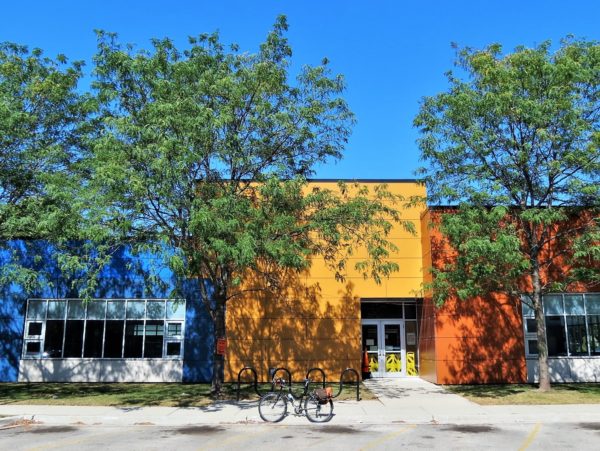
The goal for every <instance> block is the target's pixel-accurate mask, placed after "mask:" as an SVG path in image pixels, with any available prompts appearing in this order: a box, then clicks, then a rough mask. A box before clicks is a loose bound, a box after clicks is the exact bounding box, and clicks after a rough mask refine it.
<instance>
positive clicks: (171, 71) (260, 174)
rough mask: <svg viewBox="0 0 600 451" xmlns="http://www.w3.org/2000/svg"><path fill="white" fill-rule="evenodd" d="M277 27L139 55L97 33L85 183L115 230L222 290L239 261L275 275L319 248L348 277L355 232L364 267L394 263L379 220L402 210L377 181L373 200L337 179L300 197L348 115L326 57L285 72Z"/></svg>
mask: <svg viewBox="0 0 600 451" xmlns="http://www.w3.org/2000/svg"><path fill="white" fill-rule="evenodd" d="M286 29H287V24H286V21H285V18H279V19H278V20H277V22H276V24H275V26H274V28H273V30H272V31H271V32H270V33H269V35H268V36H267V39H266V41H265V42H264V43H263V44H262V45H261V46H260V50H259V52H258V53H256V54H248V53H238V52H237V50H236V49H235V48H234V49H233V50H232V51H227V50H226V49H225V48H224V46H223V45H222V44H221V43H220V41H219V37H218V35H216V34H212V35H202V36H199V37H198V38H193V39H190V47H189V48H188V49H186V50H184V51H181V50H178V49H177V48H175V46H174V45H173V43H172V42H171V41H169V40H166V39H165V40H154V41H153V49H152V50H151V51H135V50H134V48H133V47H132V46H125V47H124V46H122V45H120V44H119V43H118V42H117V37H116V35H114V34H108V33H104V32H98V38H99V44H98V54H97V55H96V57H95V62H96V69H95V73H96V82H95V83H94V87H95V89H96V90H97V92H98V97H99V99H101V101H102V115H101V119H102V122H103V124H104V130H103V133H102V134H101V135H100V136H98V137H97V139H95V141H94V143H93V152H92V153H91V162H92V166H93V168H94V169H93V180H92V183H91V184H90V188H91V189H92V190H93V191H94V192H95V193H96V195H97V197H96V199H100V200H102V201H103V202H104V205H105V213H106V215H107V217H110V222H111V223H113V224H119V225H123V230H122V234H123V235H124V236H126V237H127V238H128V239H131V241H132V242H133V243H139V242H145V243H146V244H145V246H147V245H148V244H147V243H148V242H154V243H157V246H162V245H163V243H164V244H167V245H168V246H171V247H172V248H174V249H176V250H177V256H176V257H172V258H171V259H170V261H169V262H168V263H169V264H170V266H171V267H172V269H174V270H175V271H176V272H177V273H180V274H182V273H183V275H185V276H187V277H203V278H207V279H209V280H210V281H211V283H212V285H213V287H214V288H215V290H216V293H217V294H218V295H219V296H224V297H225V299H227V298H228V297H230V296H232V295H233V293H232V291H231V289H232V288H234V287H236V286H238V285H239V284H240V283H241V282H242V280H243V277H245V276H246V274H247V270H248V269H252V270H254V271H258V272H260V273H263V274H264V275H265V276H267V277H268V278H269V279H270V280H271V279H272V278H274V277H275V274H276V273H277V269H278V268H291V269H295V270H302V269H305V268H307V266H308V265H309V261H310V260H309V257H310V256H311V255H314V254H321V255H323V256H324V257H325V259H326V260H327V261H329V262H331V264H332V265H337V266H336V267H337V269H339V270H340V271H338V272H339V274H340V277H343V276H342V274H343V272H342V271H341V269H342V268H343V267H344V265H345V263H344V262H345V260H347V258H348V257H347V255H346V254H344V252H342V250H347V249H348V248H349V246H348V243H350V242H351V241H352V240H354V239H360V240H362V242H363V243H364V244H366V245H367V246H368V248H369V250H370V254H371V256H372V257H373V259H372V260H369V261H368V262H361V268H362V269H363V272H364V273H365V275H367V274H369V275H370V276H373V277H375V279H376V280H379V279H378V278H379V277H380V274H383V275H387V274H389V273H390V271H392V270H393V269H394V265H392V264H389V263H387V262H385V257H386V256H387V253H388V251H389V249H390V247H391V244H390V243H388V242H387V241H386V240H385V235H386V233H387V232H388V231H389V227H390V225H389V223H388V220H387V219H383V218H384V216H385V217H386V218H392V220H393V219H394V218H396V219H397V217H396V216H394V215H393V214H392V209H391V208H389V207H387V206H385V205H384V201H385V199H384V198H385V196H386V194H385V193H386V191H385V190H384V189H380V190H378V191H377V192H376V193H374V195H375V200H369V198H368V196H369V195H370V194H369V193H367V192H358V191H357V192H356V193H355V194H356V196H355V197H353V198H351V197H350V196H349V195H348V190H346V188H344V187H342V188H341V190H340V192H339V193H336V192H334V191H332V190H319V191H318V192H312V193H308V194H307V195H305V194H306V193H307V191H308V189H307V182H306V177H307V176H308V175H310V173H311V171H312V168H313V167H314V165H315V164H316V163H318V162H324V161H326V160H327V159H329V158H339V157H340V155H341V150H342V148H343V145H344V143H345V142H346V140H347V137H348V135H349V133H350V126H351V124H352V121H353V118H352V113H351V112H350V111H349V109H348V107H347V105H346V103H345V101H344V100H343V98H342V97H341V93H342V91H343V89H344V84H343V79H342V78H341V77H340V76H331V75H330V73H329V70H328V68H327V66H326V64H325V63H324V64H323V65H320V66H317V67H305V68H304V69H303V70H302V71H301V73H300V74H299V76H298V78H297V80H296V82H295V83H294V84H291V83H290V82H289V81H288V78H289V77H288V66H289V61H288V59H289V58H290V56H291V49H290V47H289V46H288V43H287V40H286V38H285V36H284V33H285V31H286ZM386 215H387V216H386ZM368 228H370V229H371V230H375V231H374V232H373V233H370V232H367V229H368ZM132 237H133V238H132ZM334 261H335V263H334ZM273 282H274V280H273ZM204 294H205V297H206V298H207V299H208V297H209V293H204Z"/></svg>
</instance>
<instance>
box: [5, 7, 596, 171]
mask: <svg viewBox="0 0 600 451" xmlns="http://www.w3.org/2000/svg"><path fill="white" fill-rule="evenodd" d="M278 14H285V15H287V17H288V22H289V25H290V30H289V34H288V38H289V41H290V44H291V46H292V48H293V51H294V55H293V63H294V64H295V65H298V66H299V65H303V64H318V63H319V62H320V61H321V59H322V58H323V57H327V58H328V59H329V60H330V61H331V67H332V69H333V70H334V72H337V73H341V74H343V75H344V76H345V77H346V81H347V84H348V88H347V91H346V99H347V100H348V102H349V104H350V107H351V109H352V110H353V111H354V113H355V114H356V118H357V124H356V126H355V127H354V132H353V134H352V137H351V138H350V141H349V143H348V146H347V148H346V151H345V153H344V158H343V159H342V160H341V161H339V162H337V163H336V162H331V163H329V164H326V165H322V166H320V167H319V168H317V173H316V176H317V177H320V178H413V177H414V171H415V169H416V168H417V167H418V166H419V152H418V148H417V146H416V144H415V140H416V139H417V131H416V130H415V129H414V128H413V127H412V120H413V118H414V116H415V114H416V113H417V111H418V107H419V99H421V98H422V97H423V96H425V95H433V94H436V93H438V92H440V91H443V90H445V89H446V88H447V83H446V79H445V77H444V72H446V71H447V70H449V69H451V68H452V65H453V61H454V55H455V51H454V50H453V49H452V48H451V46H450V43H452V42H455V43H457V44H458V45H459V46H461V47H464V46H470V47H475V48H481V47H484V46H486V45H487V44H490V43H492V42H499V43H501V44H503V46H504V49H505V50H506V51H510V50H512V49H513V48H514V47H515V46H517V45H520V44H522V45H525V46H535V45H537V44H539V43H541V42H543V41H545V40H548V39H550V40H552V41H553V43H558V41H559V40H560V38H562V37H564V36H565V35H567V34H574V35H575V36H577V37H580V38H586V39H593V40H599V39H600V36H599V35H600V27H599V26H598V23H599V18H600V1H598V0H586V1H580V0H570V1H564V0H545V1H544V0H521V1H514V0H504V1H500V0H497V1H492V0H488V1H486V0H480V1H476V0H445V1H443V0H432V1H426V0H421V1H409V0H395V1H394V0H370V1H369V0H362V1H359V0H331V1H327V0H321V1H317V0H296V1H285V0H260V1H252V0H245V1H243V0H235V1H233V0H232V1H227V0H223V1H219V0H212V1H205V0H195V1H189V0H185V1H183V0H181V1H177V0H171V1H166V0H163V1H156V0H145V1H140V0H132V1H127V0H121V1H116V0H103V1H97V0H86V1H82V0H79V1H74V0H53V1H47V0H38V1H26V0H21V1H18V2H17V1H6V2H4V4H3V5H2V9H1V13H0V41H12V42H17V43H19V44H25V45H28V46H30V47H40V48H42V49H44V50H45V51H46V53H47V54H48V55H50V56H55V55H56V54H57V53H64V54H66V55H67V56H68V57H69V58H70V59H82V60H85V61H90V60H91V57H92V55H93V54H94V52H95V45H96V41H95V36H94V33H93V30H94V29H96V28H100V29H104V30H107V31H115V32H117V33H119V35H120V37H121V41H123V42H131V43H135V44H137V45H139V46H142V47H144V46H148V43H149V39H150V38H152V37H170V38H171V39H173V40H174V41H175V42H176V43H177V44H178V45H181V46H184V45H185V44H186V42H187V36H190V35H197V34H200V33H203V32H212V31H216V30H218V31H219V32H220V34H221V38H222V40H223V42H225V43H233V42H235V43H238V44H239V45H240V48H241V50H243V51H255V50H256V49H257V47H258V45H259V44H260V42H262V40H263V39H264V38H265V36H266V34H267V33H268V31H269V30H270V28H271V26H272V24H273V23H274V21H275V17H276V16H277V15H278Z"/></svg>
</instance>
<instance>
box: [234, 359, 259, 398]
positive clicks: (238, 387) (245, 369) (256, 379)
mask: <svg viewBox="0 0 600 451" xmlns="http://www.w3.org/2000/svg"><path fill="white" fill-rule="evenodd" d="M246 371H250V372H252V374H253V375H254V384H253V385H254V392H255V393H256V394H257V395H258V396H261V394H260V392H259V391H258V375H257V374H256V370H255V369H254V367H251V366H245V367H244V368H242V369H241V370H240V372H239V373H238V377H237V400H238V401H239V400H240V385H241V378H242V373H244V372H246Z"/></svg>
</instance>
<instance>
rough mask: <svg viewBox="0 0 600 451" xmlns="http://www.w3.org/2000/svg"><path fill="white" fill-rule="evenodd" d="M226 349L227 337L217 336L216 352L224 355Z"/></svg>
mask: <svg viewBox="0 0 600 451" xmlns="http://www.w3.org/2000/svg"><path fill="white" fill-rule="evenodd" d="M226 351H227V338H218V339H217V354H218V355H225V352H226Z"/></svg>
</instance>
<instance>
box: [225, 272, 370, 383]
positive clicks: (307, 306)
mask: <svg viewBox="0 0 600 451" xmlns="http://www.w3.org/2000/svg"><path fill="white" fill-rule="evenodd" d="M282 279H283V280H282V283H281V285H280V286H282V287H284V288H283V289H281V290H280V291H279V292H272V291H266V290H261V291H255V292H246V293H245V294H243V295H240V296H238V297H236V298H234V299H232V300H231V301H230V303H229V307H228V312H227V331H228V332H227V333H228V348H227V355H226V367H225V380H229V381H236V380H237V375H238V372H239V371H240V369H241V368H243V367H245V366H252V367H254V368H255V369H256V371H257V373H258V379H259V381H268V379H269V373H268V370H269V368H277V367H285V368H287V369H289V370H290V372H291V373H292V377H293V379H294V380H301V379H303V378H304V376H305V375H306V372H307V370H309V369H310V368H314V367H318V368H322V369H323V370H324V371H325V374H326V375H327V379H328V380H338V379H339V376H340V374H341V373H342V371H343V370H344V369H345V368H348V367H350V368H354V369H356V370H357V371H360V362H361V349H360V340H361V337H360V330H361V329H360V298H359V297H358V296H357V295H356V294H355V292H354V284H353V283H352V282H346V283H345V284H338V285H339V287H340V288H339V291H338V296H335V297H324V296H323V294H322V289H321V284H320V283H318V282H317V283H312V284H309V283H306V276H305V275H304V274H287V275H285V276H284V277H283V278H282ZM257 282H259V281H258V280H257ZM263 286H264V285H263ZM246 376H247V375H246Z"/></svg>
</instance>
